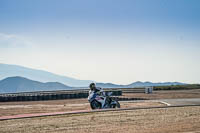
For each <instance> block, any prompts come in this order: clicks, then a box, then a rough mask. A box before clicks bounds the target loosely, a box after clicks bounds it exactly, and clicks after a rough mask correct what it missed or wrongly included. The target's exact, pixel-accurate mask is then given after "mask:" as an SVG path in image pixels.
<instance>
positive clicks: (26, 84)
mask: <svg viewBox="0 0 200 133" xmlns="http://www.w3.org/2000/svg"><path fill="white" fill-rule="evenodd" d="M169 85H184V83H179V82H165V83H152V82H140V81H137V82H134V83H132V84H129V85H116V84H112V83H97V86H98V87H102V88H135V87H145V86H169ZM75 89H85V87H82V88H81V87H70V86H67V85H64V84H62V83H59V82H46V83H43V82H39V81H34V80H30V79H28V78H24V77H20V76H16V77H8V78H5V79H3V80H0V93H18V92H34V91H55V90H75Z"/></svg>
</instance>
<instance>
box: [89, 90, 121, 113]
mask: <svg viewBox="0 0 200 133" xmlns="http://www.w3.org/2000/svg"><path fill="white" fill-rule="evenodd" d="M111 95H112V92H110V93H106V96H101V95H97V94H96V93H94V92H92V93H91V94H90V95H89V96H88V101H89V103H90V107H91V108H92V109H106V108H120V104H119V102H118V101H117V100H115V99H113V98H112V97H111Z"/></svg>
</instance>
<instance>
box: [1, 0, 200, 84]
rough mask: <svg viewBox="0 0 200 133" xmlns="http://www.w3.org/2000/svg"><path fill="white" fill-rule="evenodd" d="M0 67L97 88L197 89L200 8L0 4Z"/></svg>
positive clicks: (104, 1)
mask: <svg viewBox="0 0 200 133" xmlns="http://www.w3.org/2000/svg"><path fill="white" fill-rule="evenodd" d="M0 63H5V64H17V65H22V66H25V67H31V68H35V69H42V70H47V71H50V72H53V73H57V74H61V75H65V76H70V77H74V78H78V79H88V80H95V81H98V82H112V83H118V84H127V83H131V82H134V81H152V82H165V81H179V82H186V83H200V1H199V0H0Z"/></svg>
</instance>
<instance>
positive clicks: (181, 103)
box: [0, 98, 200, 121]
mask: <svg viewBox="0 0 200 133" xmlns="http://www.w3.org/2000/svg"><path fill="white" fill-rule="evenodd" d="M152 101H158V102H161V103H164V104H166V105H167V106H164V107H163V106H161V107H144V108H142V107H139V108H120V109H102V110H78V111H69V112H53V113H37V114H21V115H13V116H2V117H0V121H3V120H11V119H24V118H33V117H44V116H55V115H69V114H81V113H94V112H106V111H122V110H138V109H155V108H172V107H185V106H200V98H195V99H163V100H152ZM136 102H139V101H136Z"/></svg>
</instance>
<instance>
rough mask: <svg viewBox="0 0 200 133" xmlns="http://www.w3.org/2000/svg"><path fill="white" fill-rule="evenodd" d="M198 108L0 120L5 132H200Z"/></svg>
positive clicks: (199, 108)
mask: <svg viewBox="0 0 200 133" xmlns="http://www.w3.org/2000/svg"><path fill="white" fill-rule="evenodd" d="M199 123H200V107H181V108H168V109H147V110H133V111H118V112H104V113H103V112H101V113H100V112H99V113H87V114H77V115H62V116H52V117H41V118H28V119H18V120H8V121H0V131H1V133H4V132H8V133H9V132H10V133H12V132H22V133H23V132H24V133H25V132H29V133H35V132H50V133H51V132H52V133H64V132H67V133H88V132H92V133H93V132H98V133H122V132H123V133H134V132H136V133H171V132H173V133H176V132H188V133H189V132H190V133H192V132H193V133H194V132H196V133H197V132H200V124H199Z"/></svg>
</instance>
